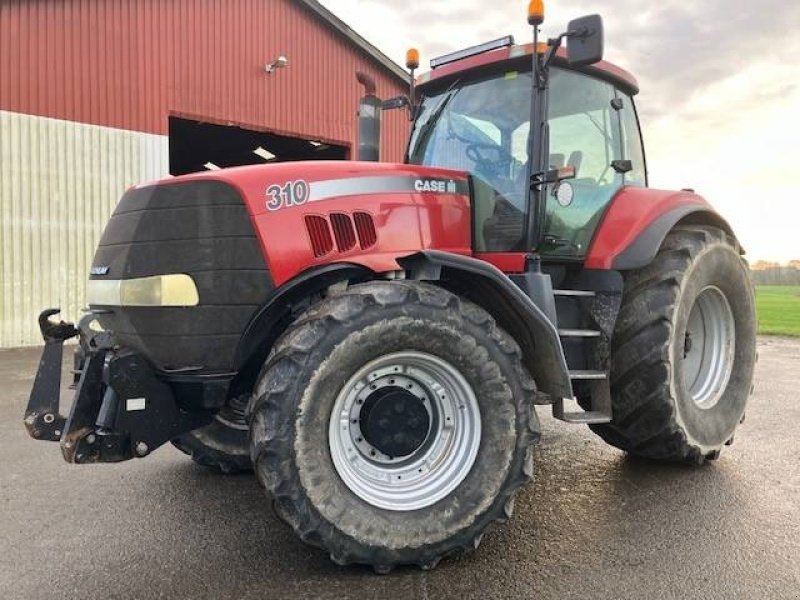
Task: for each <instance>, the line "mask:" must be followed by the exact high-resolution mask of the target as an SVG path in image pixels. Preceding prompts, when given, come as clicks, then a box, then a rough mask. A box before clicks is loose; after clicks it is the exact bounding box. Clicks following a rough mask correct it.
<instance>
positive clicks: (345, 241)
mask: <svg viewBox="0 0 800 600" xmlns="http://www.w3.org/2000/svg"><path fill="white" fill-rule="evenodd" d="M305 222H306V230H307V231H308V237H309V239H310V240H311V249H312V251H313V252H314V257H315V258H321V257H323V256H326V255H328V254H330V253H331V252H333V249H334V241H335V242H336V251H337V252H340V253H341V252H348V251H350V250H352V249H353V248H355V247H356V245H358V246H359V247H360V248H361V249H362V250H366V249H368V248H371V247H372V246H374V245H375V244H376V243H377V242H378V234H377V231H376V230H375V222H374V220H373V218H372V215H370V214H369V213H366V212H355V213H353V214H352V216H351V215H349V214H347V213H342V212H336V213H330V214H329V215H328V217H327V218H326V217H323V216H320V215H306V217H305Z"/></svg>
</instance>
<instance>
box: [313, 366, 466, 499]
mask: <svg viewBox="0 0 800 600" xmlns="http://www.w3.org/2000/svg"><path fill="white" fill-rule="evenodd" d="M387 386H393V387H402V388H403V389H404V390H408V391H409V392H410V393H411V394H413V395H414V396H416V397H417V398H419V400H421V401H422V404H423V405H424V407H425V410H426V411H427V413H428V417H429V427H428V433H427V436H426V438H425V441H424V442H423V443H422V444H421V445H420V446H419V447H418V448H417V449H416V450H414V451H413V452H412V453H411V454H409V455H407V456H400V457H392V456H388V455H386V454H383V453H382V452H380V451H379V450H378V449H377V448H375V447H373V446H372V445H370V443H369V442H367V441H366V439H365V437H364V435H363V434H362V432H361V423H360V415H361V410H362V408H363V406H364V402H365V400H366V399H367V398H368V397H369V395H370V394H371V393H373V392H375V391H376V390H380V389H381V388H383V387H387ZM415 402H416V401H415ZM480 439H481V417H480V411H479V409H478V401H477V399H476V397H475V393H474V392H473V390H472V387H471V386H470V385H469V383H468V382H467V380H466V379H465V378H464V376H463V375H462V374H461V373H460V372H459V371H458V370H457V369H456V368H455V367H454V366H453V365H451V364H450V363H448V362H447V361H445V360H442V359H441V358H439V357H436V356H433V355H431V354H426V353H424V352H416V351H406V352H396V353H392V354H386V355H384V356H381V357H379V358H376V359H375V360H373V361H371V362H369V363H368V364H366V365H365V366H364V367H362V368H361V369H359V371H358V372H357V373H355V374H354V375H353V376H352V377H350V378H349V379H348V380H347V382H346V383H345V384H344V386H343V387H342V389H341V391H340V392H339V395H338V396H337V397H336V402H335V404H334V407H333V412H332V413H331V419H330V426H329V429H328V441H329V446H330V452H331V458H332V459H333V464H334V467H335V468H336V471H337V472H338V474H339V477H341V479H342V481H343V482H344V484H345V485H346V486H347V487H348V488H349V489H350V490H351V491H352V492H353V493H354V494H356V495H357V496H358V497H359V498H361V499H362V500H364V501H365V502H368V503H369V504H372V505H373V506H377V507H379V508H384V509H387V510H396V511H408V510H416V509H419V508H424V507H426V506H430V505H432V504H435V503H436V502H438V501H439V500H441V499H442V498H444V497H445V496H447V495H448V494H449V493H450V492H452V491H453V490H454V489H455V488H456V487H457V486H458V485H459V484H460V483H461V482H462V481H463V480H464V478H465V477H466V476H467V473H469V470H470V469H471V468H472V465H473V463H474V462H475V457H476V456H477V454H478V447H479V446H480Z"/></svg>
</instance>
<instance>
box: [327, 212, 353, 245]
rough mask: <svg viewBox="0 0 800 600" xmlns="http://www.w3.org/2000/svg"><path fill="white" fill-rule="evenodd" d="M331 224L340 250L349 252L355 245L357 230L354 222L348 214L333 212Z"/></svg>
mask: <svg viewBox="0 0 800 600" xmlns="http://www.w3.org/2000/svg"><path fill="white" fill-rule="evenodd" d="M331 225H332V226H333V236H334V237H335V238H336V248H337V249H338V250H339V252H347V251H348V250H351V249H352V248H354V247H355V245H356V232H355V231H354V230H353V222H352V221H351V220H350V217H349V216H348V215H345V214H342V213H331Z"/></svg>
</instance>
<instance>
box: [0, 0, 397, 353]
mask: <svg viewBox="0 0 800 600" xmlns="http://www.w3.org/2000/svg"><path fill="white" fill-rule="evenodd" d="M342 16H343V17H344V18H345V19H346V15H342ZM281 54H283V55H286V56H287V57H288V59H289V66H288V67H287V68H285V69H281V70H279V71H277V72H275V73H274V74H272V75H267V74H265V73H264V71H263V66H264V65H265V64H266V63H267V62H269V61H270V60H272V59H274V58H275V57H277V56H278V55H281ZM356 71H364V72H366V73H368V74H370V75H371V76H372V77H374V78H375V80H376V83H377V86H378V94H379V95H380V96H382V97H384V98H386V97H391V96H394V95H397V94H399V93H403V92H404V91H405V88H404V85H403V82H402V81H400V80H399V79H398V78H397V76H396V75H393V74H392V73H390V72H389V71H388V70H387V69H386V68H384V67H383V66H381V65H379V63H378V62H377V61H375V60H374V59H373V58H371V57H370V56H368V55H367V54H366V53H365V52H364V51H363V50H361V49H359V48H357V47H356V46H355V45H353V44H352V43H351V42H350V41H349V40H347V39H346V38H345V37H344V36H342V35H341V34H340V33H338V32H336V31H334V30H333V29H332V28H331V27H330V26H329V24H327V23H326V22H324V21H323V20H322V19H320V17H319V16H318V15H316V14H315V13H313V12H312V11H311V10H309V8H308V7H306V6H304V5H303V4H301V3H300V2H296V1H295V0H35V1H23V0H0V223H1V225H2V228H1V229H0V253H2V256H1V257H0V281H2V294H1V295H0V347H8V346H18V345H28V344H38V343H41V338H40V336H39V333H38V330H37V327H36V316H37V315H38V312H39V311H40V310H41V309H42V308H46V307H50V306H60V307H61V308H62V311H63V313H64V318H69V319H74V318H76V317H77V316H78V314H79V310H80V308H81V304H82V302H83V296H84V288H85V281H86V278H87V272H88V268H89V266H90V262H91V258H92V255H93V252H94V246H95V244H96V242H97V239H98V238H99V236H100V234H101V232H102V229H103V226H104V224H105V222H106V220H107V218H108V216H109V214H110V212H111V210H112V208H113V206H114V205H115V203H116V202H117V200H118V198H119V197H120V196H121V195H122V193H123V192H124V190H125V189H126V188H127V187H128V186H129V185H132V184H134V183H137V182H140V181H143V180H149V179H154V178H157V177H160V176H162V175H164V174H166V173H167V170H168V152H167V149H168V148H167V139H166V137H165V135H166V133H167V124H168V121H167V119H168V116H169V115H170V114H173V115H177V116H183V117H188V118H195V119H198V120H204V121H207V122H213V123H219V124H238V125H242V126H244V127H248V128H254V129H266V130H270V131H274V132H277V133H282V134H285V135H292V136H297V137H305V138H307V139H313V140H323V141H328V142H333V143H337V144H341V145H346V146H350V147H351V148H352V149H353V154H354V153H355V148H356V106H357V103H358V98H359V97H360V96H361V93H362V90H361V88H360V86H359V85H358V84H357V82H356V80H355V73H356ZM139 132H141V133H139ZM407 132H408V121H407V120H406V118H405V114H404V113H403V112H402V111H394V112H392V113H387V114H386V117H385V119H384V125H383V148H382V158H383V160H400V159H401V158H402V155H403V150H404V141H405V138H406V136H407Z"/></svg>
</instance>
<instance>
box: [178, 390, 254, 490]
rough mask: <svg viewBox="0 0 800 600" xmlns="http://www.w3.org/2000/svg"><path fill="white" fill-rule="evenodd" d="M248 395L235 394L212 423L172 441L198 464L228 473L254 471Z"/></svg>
mask: <svg viewBox="0 0 800 600" xmlns="http://www.w3.org/2000/svg"><path fill="white" fill-rule="evenodd" d="M247 399H248V397H247V396H244V397H241V398H232V399H231V400H229V401H228V404H227V405H226V406H224V407H223V408H222V409H221V410H220V412H219V413H218V414H216V415H215V416H214V420H213V421H211V423H209V424H208V425H206V426H205V427H201V428H200V429H195V430H194V431H189V432H187V433H184V434H182V435H180V436H178V437H176V438H175V439H173V440H172V445H173V446H175V447H176V448H177V449H178V450H180V451H181V452H183V453H185V454H188V455H189V456H190V457H191V458H192V460H193V461H194V462H196V463H197V464H199V465H202V466H204V467H209V468H211V469H214V470H217V471H220V472H222V473H225V474H234V473H241V472H244V471H251V470H252V469H253V467H252V464H251V463H250V453H249V451H248V445H247V444H248V427H247V420H246V419H245V409H246V401H247Z"/></svg>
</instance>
